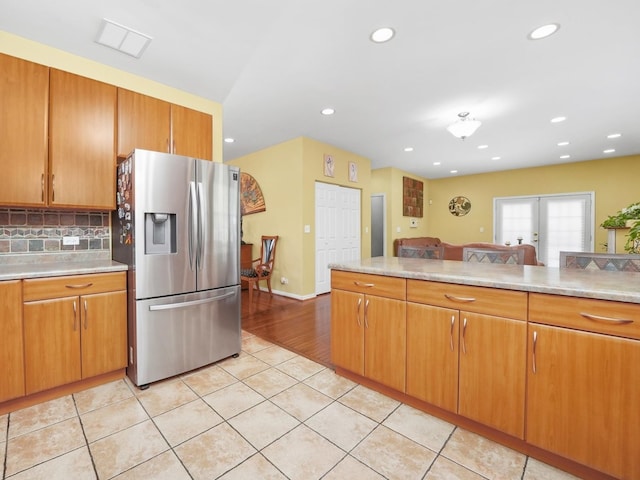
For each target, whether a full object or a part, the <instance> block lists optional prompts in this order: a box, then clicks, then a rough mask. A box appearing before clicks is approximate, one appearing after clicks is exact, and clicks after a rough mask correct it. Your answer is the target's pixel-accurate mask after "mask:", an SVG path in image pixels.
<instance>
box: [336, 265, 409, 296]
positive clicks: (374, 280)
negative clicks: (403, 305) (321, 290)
mask: <svg viewBox="0 0 640 480" xmlns="http://www.w3.org/2000/svg"><path fill="white" fill-rule="evenodd" d="M406 282H407V281H406V280H405V279H404V278H397V277H383V276H382V275H370V274H368V273H353V272H342V271H339V270H332V271H331V288H338V289H340V290H349V291H350V292H358V293H366V294H368V295H377V296H380V297H387V298H395V299H397V300H405V299H406V292H407V288H406V285H407V283H406Z"/></svg>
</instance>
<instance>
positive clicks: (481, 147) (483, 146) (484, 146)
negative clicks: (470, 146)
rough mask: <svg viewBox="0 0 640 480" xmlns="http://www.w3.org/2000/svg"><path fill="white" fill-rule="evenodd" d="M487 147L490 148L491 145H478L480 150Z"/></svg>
mask: <svg viewBox="0 0 640 480" xmlns="http://www.w3.org/2000/svg"><path fill="white" fill-rule="evenodd" d="M485 148H489V145H478V150H484V149H485Z"/></svg>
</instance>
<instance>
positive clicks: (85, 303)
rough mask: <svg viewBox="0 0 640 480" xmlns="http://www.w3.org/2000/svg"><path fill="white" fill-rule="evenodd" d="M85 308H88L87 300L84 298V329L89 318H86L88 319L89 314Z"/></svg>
mask: <svg viewBox="0 0 640 480" xmlns="http://www.w3.org/2000/svg"><path fill="white" fill-rule="evenodd" d="M87 310H88V308H87V301H86V300H85V301H84V329H85V330H86V329H87V324H88V322H89V320H88V319H89V315H88V314H87Z"/></svg>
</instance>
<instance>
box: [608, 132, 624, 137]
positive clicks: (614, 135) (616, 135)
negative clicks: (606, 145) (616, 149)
mask: <svg viewBox="0 0 640 480" xmlns="http://www.w3.org/2000/svg"><path fill="white" fill-rule="evenodd" d="M621 136H622V134H621V133H612V134H611V135H607V138H620V137H621Z"/></svg>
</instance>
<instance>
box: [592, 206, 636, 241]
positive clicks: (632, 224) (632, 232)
mask: <svg viewBox="0 0 640 480" xmlns="http://www.w3.org/2000/svg"><path fill="white" fill-rule="evenodd" d="M600 226H601V227H604V228H625V227H628V228H629V233H627V243H625V245H624V249H625V251H626V252H629V253H640V202H636V203H632V204H631V205H629V206H628V207H625V208H623V209H622V210H620V211H619V212H618V213H617V214H615V215H610V216H608V217H607V219H606V220H605V221H604V222H602V223H601V224H600Z"/></svg>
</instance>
